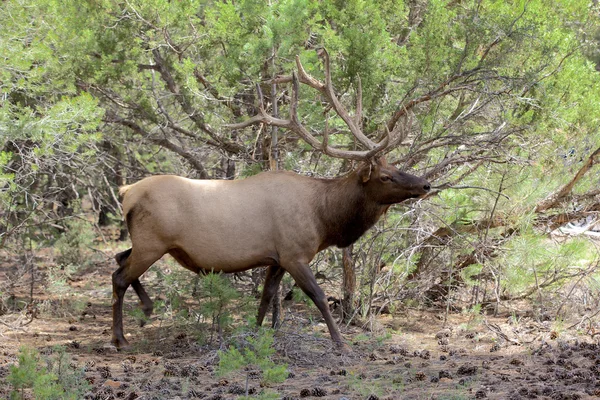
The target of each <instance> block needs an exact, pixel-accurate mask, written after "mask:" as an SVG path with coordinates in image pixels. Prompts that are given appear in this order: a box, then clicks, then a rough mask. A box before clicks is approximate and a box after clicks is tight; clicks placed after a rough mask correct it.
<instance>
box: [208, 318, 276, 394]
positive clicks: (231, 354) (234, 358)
mask: <svg viewBox="0 0 600 400" xmlns="http://www.w3.org/2000/svg"><path fill="white" fill-rule="evenodd" d="M273 341H274V339H273V331H272V330H270V329H265V328H260V329H259V330H258V331H257V332H243V333H242V334H241V335H239V336H238V341H237V342H236V343H235V344H234V345H230V346H229V348H228V349H227V350H225V351H219V367H218V370H217V371H218V374H219V375H226V374H231V373H234V372H236V373H239V372H241V371H246V396H248V379H249V374H250V372H252V371H256V370H258V371H260V372H261V373H262V384H263V385H270V384H272V383H279V382H283V381H284V380H285V379H286V377H287V375H288V372H287V365H285V364H276V363H275V362H274V361H273V359H272V356H273V355H274V354H275V349H274V348H273Z"/></svg>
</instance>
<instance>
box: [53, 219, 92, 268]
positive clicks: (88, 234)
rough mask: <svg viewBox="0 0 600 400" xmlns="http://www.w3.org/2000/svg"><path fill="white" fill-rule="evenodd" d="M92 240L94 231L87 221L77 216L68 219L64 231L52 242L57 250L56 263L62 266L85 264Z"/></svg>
mask: <svg viewBox="0 0 600 400" xmlns="http://www.w3.org/2000/svg"><path fill="white" fill-rule="evenodd" d="M93 240H94V231H93V228H92V224H91V223H90V222H89V221H86V220H84V219H79V218H74V219H70V220H68V221H67V223H66V230H65V232H64V233H63V234H62V235H61V236H60V237H59V238H58V239H57V240H56V242H54V246H55V248H56V250H57V251H58V256H57V257H56V261H57V263H58V264H59V265H61V266H63V267H64V266H68V265H73V266H77V267H78V266H82V265H85V264H86V261H88V259H89V248H90V247H91V245H92V241H93Z"/></svg>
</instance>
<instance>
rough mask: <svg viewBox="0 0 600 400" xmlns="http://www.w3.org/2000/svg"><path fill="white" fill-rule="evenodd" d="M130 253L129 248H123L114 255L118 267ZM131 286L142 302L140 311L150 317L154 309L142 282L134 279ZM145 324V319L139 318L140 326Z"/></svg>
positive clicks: (123, 264) (122, 265) (123, 263)
mask: <svg viewBox="0 0 600 400" xmlns="http://www.w3.org/2000/svg"><path fill="white" fill-rule="evenodd" d="M130 255H131V249H128V250H125V251H124V252H122V253H119V254H117V255H116V256H115V259H116V260H117V263H118V264H119V266H120V267H124V266H125V263H126V262H127V258H128V257H129V256H130ZM131 286H132V287H133V289H134V290H135V293H136V294H137V295H138V297H139V299H140V302H141V303H142V311H143V312H144V315H145V316H146V317H147V318H150V316H151V315H152V311H153V310H154V303H153V302H152V300H151V299H150V296H148V293H146V290H145V289H144V287H143V286H142V283H141V282H140V280H139V279H136V280H134V281H133V282H131ZM145 324H146V321H145V320H144V319H141V320H140V326H144V325H145Z"/></svg>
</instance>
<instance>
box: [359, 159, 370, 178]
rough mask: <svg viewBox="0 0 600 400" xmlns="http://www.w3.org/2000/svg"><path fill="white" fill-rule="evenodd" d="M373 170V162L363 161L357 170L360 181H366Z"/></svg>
mask: <svg viewBox="0 0 600 400" xmlns="http://www.w3.org/2000/svg"><path fill="white" fill-rule="evenodd" d="M372 171H373V164H371V163H370V162H367V163H364V164H363V165H362V166H361V167H360V169H359V170H358V177H359V178H360V181H361V182H362V183H366V182H368V181H369V179H371V173H372Z"/></svg>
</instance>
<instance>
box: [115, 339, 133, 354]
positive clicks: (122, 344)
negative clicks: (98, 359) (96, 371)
mask: <svg viewBox="0 0 600 400" xmlns="http://www.w3.org/2000/svg"><path fill="white" fill-rule="evenodd" d="M110 342H111V343H112V344H113V346H115V347H116V348H117V350H119V351H121V350H127V349H129V348H130V347H131V346H130V344H129V342H128V341H127V339H125V338H124V337H121V338H117V337H113V338H112V340H111V341H110Z"/></svg>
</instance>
